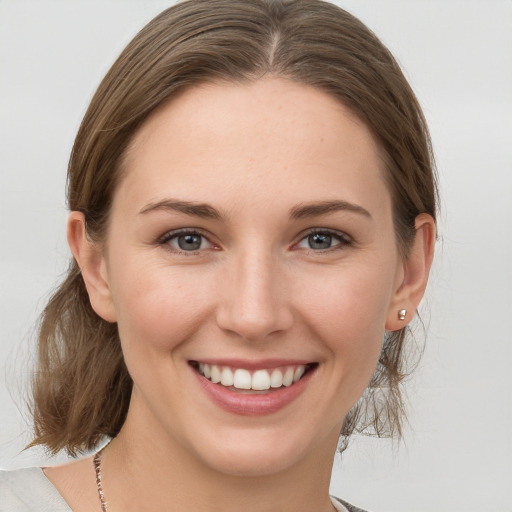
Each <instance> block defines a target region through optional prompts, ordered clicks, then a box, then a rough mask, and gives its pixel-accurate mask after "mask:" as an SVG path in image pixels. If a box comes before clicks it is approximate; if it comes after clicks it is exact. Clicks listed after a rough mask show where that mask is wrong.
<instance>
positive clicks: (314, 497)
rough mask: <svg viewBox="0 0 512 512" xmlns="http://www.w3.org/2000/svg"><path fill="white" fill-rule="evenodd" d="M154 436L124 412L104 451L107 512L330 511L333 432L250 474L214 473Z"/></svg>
mask: <svg viewBox="0 0 512 512" xmlns="http://www.w3.org/2000/svg"><path fill="white" fill-rule="evenodd" d="M133 416H135V415H133ZM153 427H154V426H153ZM158 434H159V433H158V428H157V427H156V429H155V428H148V426H147V425H140V424H138V423H137V422H136V421H135V420H134V418H133V417H132V416H131V415H130V414H129V415H128V418H127V421H126V423H125V425H124V426H123V429H122V430H121V432H120V433H119V435H118V436H117V437H116V438H115V439H114V440H113V441H112V442H111V443H110V445H109V446H108V447H107V448H106V449H105V451H104V455H103V489H104V492H105V497H106V500H107V502H108V504H109V511H110V512H116V511H119V510H123V511H125V512H130V511H131V510H137V511H139V512H141V511H145V510H148V511H149V510H168V509H169V507H170V505H171V504H172V510H173V511H177V512H181V511H183V512H185V511H187V512H188V511H190V510H208V511H209V512H235V511H236V512H239V511H240V510H244V512H253V511H254V512H255V511H256V510H257V511H258V512H262V511H263V512H271V511H277V510H279V511H280V512H281V511H282V512H292V511H293V512H298V511H311V510H315V511H332V510H333V507H332V504H331V502H330V499H329V484H330V475H331V469H332V462H333V456H334V452H335V447H336V443H337V435H336V433H335V435H334V436H333V440H330V442H329V443H324V444H323V445H321V446H319V447H318V450H315V451H314V453H311V454H309V455H308V456H307V457H306V458H304V459H302V460H300V461H298V462H297V463H295V464H294V465H293V466H291V467H287V468H285V469H282V470H280V471H277V472H275V473H272V474H256V475H250V476H248V475H242V476H241V475H233V474H226V473H222V472H219V471H217V470H216V469H215V468H211V467H209V466H207V465H205V464H204V463H203V462H202V461H201V459H200V458H199V457H197V456H196V455H195V454H193V453H190V451H189V450H187V449H186V448H184V447H183V446H181V445H180V444H178V443H176V442H174V441H173V439H171V438H169V436H167V435H165V434H163V433H160V434H162V435H158ZM332 441H334V444H333V442H332Z"/></svg>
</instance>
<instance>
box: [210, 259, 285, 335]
mask: <svg viewBox="0 0 512 512" xmlns="http://www.w3.org/2000/svg"><path fill="white" fill-rule="evenodd" d="M234 259H235V261H234V262H233V261H232V262H231V263H232V265H229V266H228V267H229V269H226V270H227V272H229V275H227V276H226V275H224V276H223V282H222V284H221V289H220V290H219V294H220V298H221V300H220V303H219V306H218V309H217V315H216V316H217V324H218V326H219V327H220V328H221V329H223V330H224V331H228V332H231V333H235V334H236V335H237V336H239V337H240V338H242V339H244V340H247V341H261V340H265V339H268V337H269V336H270V335H272V334H277V333H279V332H284V331H286V330H288V329H289V328H290V327H291V326H292V324H293V314H292V309H291V307H290V303H291V301H290V299H291V297H289V296H288V293H287V287H286V285H285V281H286V279H285V278H284V276H283V272H282V271H281V272H280V269H279V265H278V263H277V262H276V261H273V258H272V256H271V255H270V254H260V255H255V254H248V253H246V254H243V255H240V256H239V257H238V258H234ZM281 270H282V269H281Z"/></svg>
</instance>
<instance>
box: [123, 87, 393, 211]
mask: <svg viewBox="0 0 512 512" xmlns="http://www.w3.org/2000/svg"><path fill="white" fill-rule="evenodd" d="M124 171H125V176H124V179H123V180H122V182H121V185H120V187H119V188H120V190H118V192H117V196H123V197H124V199H125V200H126V201H128V202H129V203H130V204H131V205H135V204H138V205H139V206H141V207H142V206H143V204H142V203H143V202H144V201H155V200H158V198H159V197H160V196H161V195H162V194H164V193H167V194H171V195H172V197H179V198H183V199H186V200H195V201H205V202H212V200H214V199H215V200H218V201H222V200H225V201H226V202H227V203H229V204H226V208H236V207H244V208H247V207H248V206H249V204H250V203H253V202H254V203H256V204H257V203H258V201H259V202H260V206H261V204H264V203H268V202H273V201H275V200H276V198H277V197H279V200H280V202H281V203H282V204H283V207H284V206H287V207H289V206H292V204H291V203H298V202H301V201H311V200H319V199H321V200H329V199H340V195H341V196H343V197H341V198H342V199H344V200H348V201H352V202H359V203H361V202H362V203H366V204H365V205H363V206H364V207H365V208H366V207H372V208H373V207H384V208H386V207H387V206H389V204H388V203H389V200H390V199H389V194H388V191H387V187H386V185H385V181H384V179H383V177H384V164H383V162H382V161H381V158H380V156H379V149H378V146H377V144H376V143H375V141H374V138H373V136H372V134H371V133H370V131H369V130H368V129H367V128H366V126H365V125H364V124H363V123H362V122H360V121H359V119H358V118H357V117H356V116H355V115H353V114H352V113H351V112H350V111H349V110H348V109H347V108H346V107H345V106H344V105H342V104H341V103H340V102H339V101H337V100H336V99H335V98H333V97H331V96H329V95H328V94H326V93H324V92H323V91H321V90H318V89H316V88H313V87H310V86H307V85H303V84H298V83H296V82H292V81H290V80H286V79H276V78H268V79H262V80H259V81H256V82H252V83H247V84H232V83H224V82H223V83H210V84H204V85H200V86H195V87H192V88H189V89H187V90H185V91H183V92H182V93H180V94H179V95H177V96H176V97H173V98H172V99H171V100H170V101H168V102H167V103H166V104H164V105H163V106H161V107H160V108H159V109H158V110H157V111H156V112H155V113H154V114H153V115H152V116H151V117H150V118H149V119H148V121H146V123H145V124H144V125H143V126H142V127H141V128H140V129H139V131H138V132H137V133H136V135H135V137H134V140H133V142H132V145H131V147H130V150H129V152H128V154H127V158H126V161H125V165H124ZM233 190H237V191H238V192H239V193H238V196H237V194H232V193H231V192H233ZM212 195H213V196H214V197H212ZM317 196H318V197H317ZM237 197H238V198H239V199H240V201H239V204H237V201H236V199H237ZM285 203H286V204H285Z"/></svg>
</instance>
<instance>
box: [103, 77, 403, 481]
mask: <svg viewBox="0 0 512 512" xmlns="http://www.w3.org/2000/svg"><path fill="white" fill-rule="evenodd" d="M391 206H392V205H391V199H390V194H389V192H388V189H387V187H386V184H385V179H384V169H383V163H382V162H381V160H380V158H379V155H378V149H377V147H376V144H375V142H374V140H373V138H372V136H371V134H370V132H369V131H368V129H367V128H366V127H365V126H364V125H363V124H362V123H361V122H359V121H358V120H357V119H356V118H355V117H354V116H353V115H351V114H350V112H349V111H348V110H347V109H346V108H344V107H343V106H342V105H341V104H340V103H339V102H337V101H336V100H335V99H333V98H331V97H330V96H328V95H326V94H325V93H323V92H321V91H319V90H316V89H314V88H311V87H308V86H305V85H300V84H297V83H294V82H291V81H288V80H284V79H264V80H260V81H257V82H255V83H251V84H247V85H234V84H227V83H221V84H210V85H204V86H200V87H195V88H192V89H189V90H187V91H185V92H184V93H182V94H180V95H179V96H178V97H176V98H174V99H173V100H172V101H170V102H169V103H167V104H166V105H164V106H163V107H162V108H160V109H159V110H158V111H157V112H156V113H155V114H154V115H153V116H152V117H151V118H150V119H149V120H148V121H147V122H146V123H145V124H144V126H143V127H142V128H141V129H140V130H139V132H138V133H137V134H136V137H135V139H134V142H133V145H132V147H131V149H130V151H129V152H128V155H127V159H126V162H125V174H124V177H123V179H122V181H121V183H120V185H119V187H118V189H117V191H116V194H115V197H114V202H113V206H112V212H111V220H110V224H109V232H108V235H107V241H106V247H105V249H104V251H103V260H102V265H101V268H102V275H103V277H104V278H105V282H106V283H107V285H108V289H109V293H110V294H111V309H110V311H111V312H110V313H108V312H106V311H107V310H106V309H105V310H104V311H103V316H104V317H107V318H109V319H110V320H115V321H117V322H118V325H119V333H120V337H121V342H122V347H123V351H124V356H125V359H126V364H127V367H128V369H129V372H130V374H131V376H132V378H133V381H134V391H133V397H132V403H131V405H130V407H131V410H130V413H129V420H130V421H131V422H132V423H131V425H132V428H135V429H137V428H140V429H141V430H144V431H145V432H151V433H152V436H154V438H156V439H158V440H159V442H160V443H164V445H165V443H170V445H175V446H180V447H181V448H184V449H185V452H186V453H187V454H189V455H191V456H192V457H194V458H195V459H196V460H198V461H199V462H201V463H202V464H205V465H207V466H209V467H210V468H213V469H216V470H219V471H222V472H225V473H231V474H246V475H255V474H269V473H272V472H277V471H279V470H282V469H285V468H289V467H291V466H293V465H295V464H300V463H305V464H306V463H307V461H311V460H313V459H314V457H316V456H317V454H322V456H324V454H325V453H330V452H332V451H333V450H334V448H335V445H336V442H337V439H338V435H339V432H340V428H341V425H342V422H343V418H344V416H345V415H346V413H347V412H348V411H349V409H350V408H351V407H352V406H353V404H354V403H355V402H356V401H357V399H358V398H359V397H360V395H361V394H362V392H363V390H364V389H365V387H366V386H367V384H368V381H369V379H370V377H371V375H372V373H373V371H374V368H375V366H376V363H377V360H378V357H379V353H380V350H381V343H382V338H383V334H384V330H385V326H386V322H387V319H388V318H390V315H395V316H396V309H397V308H398V307H399V305H397V304H396V300H395V292H396V290H397V289H398V288H399V287H400V284H401V282H402V280H403V277H404V273H403V265H402V262H401V259H400V257H399V255H398V252H397V248H396V245H395V236H394V232H393V222H392V210H391ZM98 309H99V310H100V311H99V312H100V313H102V310H101V307H98V308H97V310H98ZM303 372H304V376H303V377H302V378H299V377H300V376H301V374H302V373H303ZM205 373H206V376H205V375H204V374H205ZM208 377H210V378H208ZM294 377H295V379H298V378H299V380H297V381H296V382H295V383H294V382H293V378H294ZM218 379H221V382H220V383H219V382H215V381H217V380H218ZM212 381H213V382H212ZM283 382H284V384H283ZM269 386H270V387H269ZM272 386H276V387H272ZM247 388H249V389H247ZM254 388H256V389H254Z"/></svg>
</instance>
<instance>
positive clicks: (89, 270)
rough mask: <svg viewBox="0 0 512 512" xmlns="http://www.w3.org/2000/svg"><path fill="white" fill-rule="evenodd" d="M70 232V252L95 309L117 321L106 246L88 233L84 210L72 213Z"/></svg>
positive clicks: (111, 320) (69, 223)
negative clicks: (92, 238)
mask: <svg viewBox="0 0 512 512" xmlns="http://www.w3.org/2000/svg"><path fill="white" fill-rule="evenodd" d="M67 236H68V244H69V247H70V249H71V252H72V253H73V256H74V257H75V260H76V262H77V264H78V266H79V267H80V270H81V272H82V277H83V279H84V282H85V287H86V288H87V293H88V294H89V300H90V301H91V306H92V309H94V311H95V312H96V313H97V314H98V315H99V316H101V318H103V319H104V320H106V321H107V322H116V321H117V318H116V311H115V308H114V303H113V300H112V293H111V290H110V285H109V281H108V272H107V265H106V260H105V256H104V253H103V248H102V246H101V244H99V243H97V242H93V241H92V240H91V239H90V238H89V237H88V236H87V230H86V225H85V217H84V214H83V213H82V212H76V211H73V212H71V213H70V214H69V218H68V226H67Z"/></svg>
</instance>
